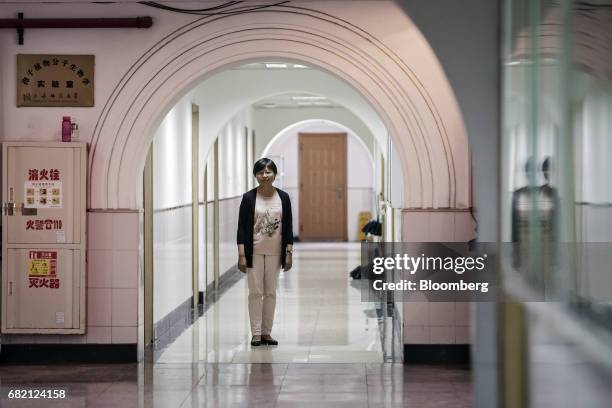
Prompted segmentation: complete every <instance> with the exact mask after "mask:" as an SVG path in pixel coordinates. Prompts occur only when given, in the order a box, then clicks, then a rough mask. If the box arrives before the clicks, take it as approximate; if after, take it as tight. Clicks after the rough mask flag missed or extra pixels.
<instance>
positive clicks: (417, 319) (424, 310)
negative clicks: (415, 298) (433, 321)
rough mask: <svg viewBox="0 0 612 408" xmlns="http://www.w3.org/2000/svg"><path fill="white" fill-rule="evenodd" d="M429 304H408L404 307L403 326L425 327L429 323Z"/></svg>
mask: <svg viewBox="0 0 612 408" xmlns="http://www.w3.org/2000/svg"><path fill="white" fill-rule="evenodd" d="M428 306H429V303H427V302H408V303H406V306H405V307H404V324H406V325H409V326H412V325H427V324H428V323H429V307H428Z"/></svg>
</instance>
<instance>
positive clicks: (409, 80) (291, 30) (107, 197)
mask: <svg viewBox="0 0 612 408" xmlns="http://www.w3.org/2000/svg"><path fill="white" fill-rule="evenodd" d="M386 7H391V6H389V5H387V6H386ZM387 12H389V11H388V10H387ZM396 12H400V11H399V9H396ZM405 24H406V25H407V26H408V27H409V28H410V29H409V30H408V33H407V34H406V44H407V46H413V45H409V44H414V43H415V39H416V40H418V41H417V43H418V51H419V55H418V65H419V66H420V65H423V64H425V65H426V67H425V69H423V68H422V67H421V68H419V69H416V68H418V67H416V66H411V65H409V64H407V63H406V59H405V58H400V56H399V55H398V53H397V52H396V51H397V50H393V49H391V48H390V47H388V46H386V45H385V43H384V42H383V41H381V39H379V38H376V37H375V36H373V35H371V34H369V33H368V32H366V31H365V30H363V29H361V28H360V27H357V26H355V25H352V24H351V23H349V22H347V21H345V20H343V19H340V18H336V17H334V16H332V15H330V14H329V13H323V12H319V11H317V10H314V9H309V8H304V7H301V8H297V7H290V6H275V7H272V8H269V9H266V10H265V11H261V12H258V13H248V14H236V15H227V16H223V17H215V18H213V17H205V18H202V19H199V20H196V21H194V22H192V23H189V24H187V25H185V26H183V27H181V28H180V29H178V30H176V31H174V32H173V33H171V34H170V35H168V36H167V37H165V38H164V39H163V40H162V41H160V42H158V43H157V44H156V45H155V46H153V47H152V48H151V49H150V50H149V51H148V52H147V53H145V54H144V55H143V56H141V58H140V59H139V60H138V61H137V62H136V63H135V64H134V65H133V66H132V67H131V69H130V70H129V72H128V73H127V74H126V75H125V76H124V78H123V79H122V80H121V81H120V83H119V84H118V85H117V87H116V88H115V90H114V91H113V93H112V94H111V96H110V98H109V100H108V102H107V103H106V105H105V107H104V108H103V110H102V114H101V116H100V118H99V120H98V123H97V125H96V128H95V130H94V134H93V137H92V147H91V153H90V169H89V175H90V180H91V184H90V185H91V190H90V195H89V197H88V201H89V208H109V209H111V208H140V207H141V206H142V204H141V201H142V194H141V190H140V189H134V185H135V184H137V185H139V186H140V185H141V183H142V169H143V167H144V161H145V157H146V152H147V149H148V146H149V144H150V141H151V138H152V136H153V133H154V130H155V129H156V128H157V126H158V125H159V123H160V122H161V120H162V118H163V117H164V114H165V113H166V112H168V111H169V109H170V108H171V107H172V106H173V105H174V103H175V102H176V101H178V100H179V99H180V98H181V97H182V96H183V95H185V94H186V93H187V92H188V90H189V89H191V88H192V87H193V86H194V85H195V84H196V83H198V82H199V81H201V80H203V79H204V78H206V77H208V76H210V75H212V74H213V73H215V72H218V71H219V70H222V69H225V68H227V67H230V66H234V65H237V64H243V63H245V62H248V61H253V60H261V59H274V58H278V59H284V60H296V61H301V62H304V63H306V64H309V65H311V66H315V67H318V68H320V69H322V70H326V71H328V72H330V73H332V74H334V75H336V76H337V77H339V78H340V79H342V80H343V81H345V82H347V83H349V84H350V85H351V86H352V87H353V88H355V89H356V90H357V91H358V92H359V93H360V94H361V95H363V97H364V98H365V99H366V100H367V101H368V103H369V104H370V105H371V106H372V107H373V109H374V110H375V111H376V113H377V114H378V116H380V118H381V119H382V121H383V122H384V124H385V126H386V127H387V129H388V130H389V133H390V134H391V136H392V138H393V140H394V143H395V145H396V146H397V149H398V152H399V156H400V159H401V162H402V173H403V178H404V181H405V195H404V207H409V208H467V207H469V206H470V177H469V157H468V146H467V137H466V134H465V130H464V126H463V122H462V120H461V115H460V112H459V109H458V107H457V106H456V102H455V100H454V96H453V94H452V91H451V90H450V88H449V86H448V81H447V80H446V78H445V76H444V74H443V72H442V69H441V68H440V66H439V63H438V62H437V60H436V58H435V55H434V54H433V52H432V51H431V49H429V48H428V46H427V42H426V41H425V39H424V38H422V36H421V35H420V33H419V32H418V30H417V29H416V28H415V27H414V26H413V25H412V23H411V22H410V21H409V20H408V19H407V18H405ZM408 40H409V41H408ZM425 84H427V85H425ZM436 87H438V88H439V89H435V92H433V91H432V90H434V88H436ZM432 92H433V94H435V95H436V99H434V98H433V97H432V96H431V95H432ZM448 100H450V102H448ZM444 101H446V102H444ZM440 103H442V104H450V106H451V107H454V109H445V110H444V111H443V112H441V111H440V109H439V108H438V104H440ZM445 108H448V106H445ZM447 129H451V130H452V131H447Z"/></svg>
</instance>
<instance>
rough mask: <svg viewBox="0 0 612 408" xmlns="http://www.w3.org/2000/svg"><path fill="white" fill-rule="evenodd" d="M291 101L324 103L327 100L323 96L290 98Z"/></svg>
mask: <svg viewBox="0 0 612 408" xmlns="http://www.w3.org/2000/svg"><path fill="white" fill-rule="evenodd" d="M291 99H293V100H294V101H324V100H326V99H327V98H326V97H325V96H309V95H300V96H292V97H291Z"/></svg>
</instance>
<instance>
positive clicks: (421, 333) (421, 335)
mask: <svg viewBox="0 0 612 408" xmlns="http://www.w3.org/2000/svg"><path fill="white" fill-rule="evenodd" d="M429 329H430V328H429V327H428V326H422V325H419V326H408V325H406V326H404V343H405V344H429V343H430V341H429Z"/></svg>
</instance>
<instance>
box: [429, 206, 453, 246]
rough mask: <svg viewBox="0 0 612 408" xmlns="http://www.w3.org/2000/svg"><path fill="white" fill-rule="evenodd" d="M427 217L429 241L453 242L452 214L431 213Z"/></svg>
mask: <svg viewBox="0 0 612 408" xmlns="http://www.w3.org/2000/svg"><path fill="white" fill-rule="evenodd" d="M429 217H430V220H429V230H430V234H431V236H430V237H429V238H430V240H432V241H440V242H452V241H454V240H455V217H454V214H453V213H450V212H431V213H429Z"/></svg>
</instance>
